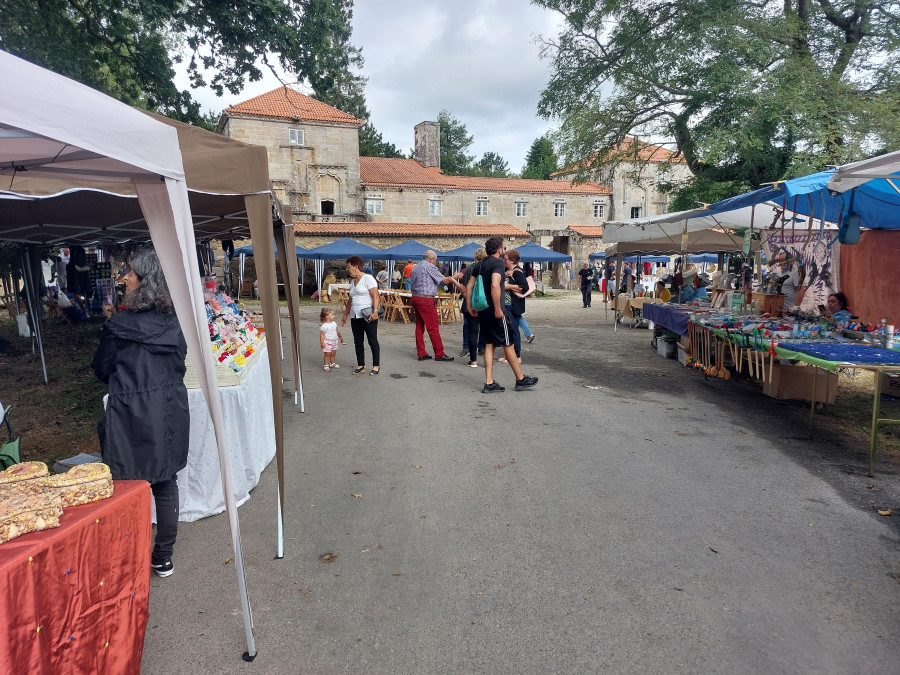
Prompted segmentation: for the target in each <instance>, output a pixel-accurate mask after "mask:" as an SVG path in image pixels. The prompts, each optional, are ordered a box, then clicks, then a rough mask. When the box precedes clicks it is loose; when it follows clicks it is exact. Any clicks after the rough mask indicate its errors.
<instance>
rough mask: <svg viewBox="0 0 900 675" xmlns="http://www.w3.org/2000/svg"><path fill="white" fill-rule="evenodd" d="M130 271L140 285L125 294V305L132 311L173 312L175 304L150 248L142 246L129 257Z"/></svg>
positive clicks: (153, 252)
mask: <svg viewBox="0 0 900 675" xmlns="http://www.w3.org/2000/svg"><path fill="white" fill-rule="evenodd" d="M131 272H132V274H134V275H136V276H137V278H138V279H139V280H140V282H141V285H140V286H138V287H137V288H136V289H134V290H133V291H129V292H128V293H126V294H125V307H126V308H128V309H130V310H131V311H134V312H148V311H154V312H158V313H159V314H174V313H175V305H173V304H172V296H171V295H170V294H169V285H168V284H167V283H166V277H165V276H163V271H162V265H160V264H159V257H158V256H157V255H156V251H154V250H153V249H152V248H143V249H141V250H140V251H138V252H137V253H135V254H134V257H132V259H131Z"/></svg>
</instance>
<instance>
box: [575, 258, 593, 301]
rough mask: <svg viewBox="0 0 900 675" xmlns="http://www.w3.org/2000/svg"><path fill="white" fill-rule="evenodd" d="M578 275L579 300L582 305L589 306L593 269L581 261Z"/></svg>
mask: <svg viewBox="0 0 900 675" xmlns="http://www.w3.org/2000/svg"><path fill="white" fill-rule="evenodd" d="M578 276H580V277H581V302H582V307H590V306H591V282H592V281H593V279H594V270H592V269H591V266H590V265H588V264H587V263H582V265H581V269H580V270H578Z"/></svg>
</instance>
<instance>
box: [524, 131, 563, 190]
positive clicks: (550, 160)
mask: <svg viewBox="0 0 900 675" xmlns="http://www.w3.org/2000/svg"><path fill="white" fill-rule="evenodd" d="M558 168H559V159H558V158H557V156H556V150H554V149H553V143H551V141H550V139H549V138H548V137H547V136H546V135H544V136H541V137H540V138H536V139H534V142H533V143H532V144H531V147H530V148H529V149H528V154H527V155H525V167H524V168H523V169H522V178H537V179H541V180H546V179H548V178H550V174H551V173H553V172H554V171H556V170H557V169H558Z"/></svg>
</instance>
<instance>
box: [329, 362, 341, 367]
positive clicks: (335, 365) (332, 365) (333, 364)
mask: <svg viewBox="0 0 900 675" xmlns="http://www.w3.org/2000/svg"><path fill="white" fill-rule="evenodd" d="M331 367H332V368H340V366H339V365H338V364H337V363H332V364H331Z"/></svg>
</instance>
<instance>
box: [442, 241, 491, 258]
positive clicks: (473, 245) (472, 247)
mask: <svg viewBox="0 0 900 675" xmlns="http://www.w3.org/2000/svg"><path fill="white" fill-rule="evenodd" d="M480 248H484V244H479V243H477V242H474V241H470V242H469V243H468V244H465V245H463V246H460V247H459V248H454V249H453V250H451V251H446V252H444V253H440V252H438V260H447V261H449V262H468V261H469V260H475V251H477V250H478V249H480Z"/></svg>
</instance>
